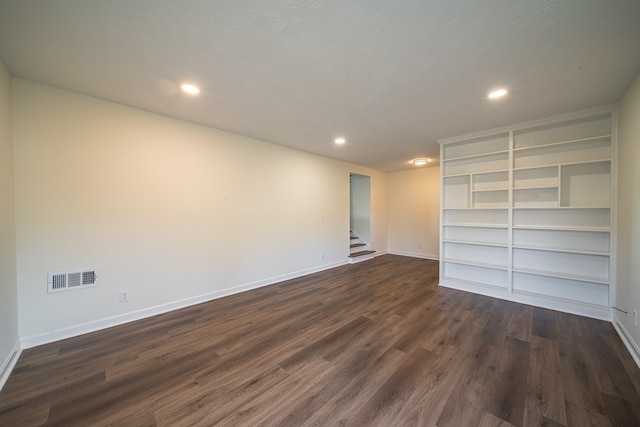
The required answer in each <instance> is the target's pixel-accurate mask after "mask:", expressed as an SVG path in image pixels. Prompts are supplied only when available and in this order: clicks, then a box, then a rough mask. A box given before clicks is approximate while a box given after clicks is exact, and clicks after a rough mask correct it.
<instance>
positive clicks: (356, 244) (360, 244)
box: [350, 243, 367, 248]
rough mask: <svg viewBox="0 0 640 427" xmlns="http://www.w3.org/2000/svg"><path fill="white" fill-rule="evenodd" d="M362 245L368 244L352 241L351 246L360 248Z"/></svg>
mask: <svg viewBox="0 0 640 427" xmlns="http://www.w3.org/2000/svg"><path fill="white" fill-rule="evenodd" d="M360 246H367V245H365V244H364V243H352V244H351V246H350V247H352V248H358V247H360Z"/></svg>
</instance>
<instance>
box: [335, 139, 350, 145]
mask: <svg viewBox="0 0 640 427" xmlns="http://www.w3.org/2000/svg"><path fill="white" fill-rule="evenodd" d="M333 142H335V143H336V144H338V145H342V144H344V143H345V142H347V140H346V139H344V138H342V137H338V138H336V139H334V140H333Z"/></svg>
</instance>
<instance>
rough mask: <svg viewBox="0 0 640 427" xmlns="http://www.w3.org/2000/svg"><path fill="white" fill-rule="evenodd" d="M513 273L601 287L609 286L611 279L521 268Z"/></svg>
mask: <svg viewBox="0 0 640 427" xmlns="http://www.w3.org/2000/svg"><path fill="white" fill-rule="evenodd" d="M512 271H513V272H515V273H526V274H533V275H536V276H545V277H557V278H559V279H568V280H576V281H579V282H589V283H598V284H601V285H608V284H609V279H607V278H603V277H594V276H581V275H579V274H567V273H558V272H555V271H545V270H538V269H534V268H520V267H513V270H512Z"/></svg>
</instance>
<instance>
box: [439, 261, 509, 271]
mask: <svg viewBox="0 0 640 427" xmlns="http://www.w3.org/2000/svg"><path fill="white" fill-rule="evenodd" d="M443 261H444V262H451V263H454V264H464V265H471V266H473V267H484V268H491V269H493V270H504V271H507V269H508V267H507V266H506V265H502V264H493V263H490V262H475V261H467V260H464V259H455V258H444V259H443Z"/></svg>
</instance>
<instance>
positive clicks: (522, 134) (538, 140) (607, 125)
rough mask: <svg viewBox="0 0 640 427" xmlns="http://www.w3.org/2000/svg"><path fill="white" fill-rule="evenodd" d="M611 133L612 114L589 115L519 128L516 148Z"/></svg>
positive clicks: (514, 137)
mask: <svg viewBox="0 0 640 427" xmlns="http://www.w3.org/2000/svg"><path fill="white" fill-rule="evenodd" d="M610 134H611V116H610V114H604V115H602V116H601V117H588V118H584V119H577V120H571V121H568V122H565V123H562V124H557V123H554V124H549V125H544V126H537V127H533V128H528V129H523V130H517V131H514V133H513V146H514V148H516V149H518V148H527V147H535V146H541V145H548V144H555V143H559V142H564V141H575V140H580V139H587V138H597V137H600V136H609V135H610Z"/></svg>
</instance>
